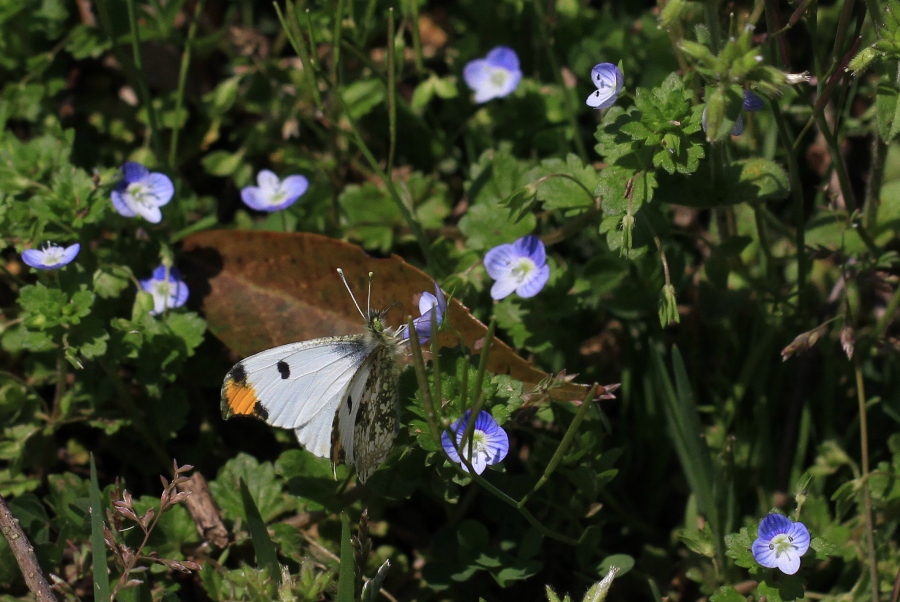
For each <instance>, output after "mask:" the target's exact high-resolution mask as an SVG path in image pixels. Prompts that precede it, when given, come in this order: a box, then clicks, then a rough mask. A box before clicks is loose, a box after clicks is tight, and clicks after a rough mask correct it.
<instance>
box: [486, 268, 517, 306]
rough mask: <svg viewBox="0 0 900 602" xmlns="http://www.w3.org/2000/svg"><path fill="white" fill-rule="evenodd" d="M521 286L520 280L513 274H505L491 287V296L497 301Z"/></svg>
mask: <svg viewBox="0 0 900 602" xmlns="http://www.w3.org/2000/svg"><path fill="white" fill-rule="evenodd" d="M518 286H519V280H518V278H516V277H515V276H513V275H512V274H504V275H503V276H501V277H500V278H498V279H497V282H495V283H494V285H493V286H492V287H491V298H492V299H494V300H495V301H499V300H500V299H505V298H506V297H509V296H510V295H511V294H513V291H515V290H516V288H518Z"/></svg>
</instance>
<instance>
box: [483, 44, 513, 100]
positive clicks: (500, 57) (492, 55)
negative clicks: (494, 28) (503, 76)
mask: <svg viewBox="0 0 900 602" xmlns="http://www.w3.org/2000/svg"><path fill="white" fill-rule="evenodd" d="M484 60H485V61H486V62H487V64H489V65H490V66H491V67H499V68H501V69H506V70H507V71H509V72H511V73H515V72H517V71H518V72H519V76H520V77H521V75H522V72H521V69H520V68H519V56H518V55H517V54H516V51H515V50H513V49H512V48H510V47H509V46H497V47H496V48H494V49H493V50H491V51H490V52H488V54H487V56H486V57H484ZM513 89H515V88H513Z"/></svg>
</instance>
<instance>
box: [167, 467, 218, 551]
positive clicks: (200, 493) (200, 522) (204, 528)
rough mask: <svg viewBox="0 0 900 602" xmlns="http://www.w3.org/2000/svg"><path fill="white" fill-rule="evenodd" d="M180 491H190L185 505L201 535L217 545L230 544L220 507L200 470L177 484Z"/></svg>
mask: <svg viewBox="0 0 900 602" xmlns="http://www.w3.org/2000/svg"><path fill="white" fill-rule="evenodd" d="M176 487H177V488H178V491H190V492H191V495H189V496H188V497H186V498H185V500H184V505H185V506H186V507H187V511H188V512H189V513H190V514H191V518H193V519H194V523H195V524H196V525H197V531H199V533H200V536H201V537H203V539H205V540H206V541H208V542H209V543H211V544H212V545H214V546H215V547H217V548H219V549H222V548H224V547H225V546H227V545H228V530H227V529H226V528H225V525H224V524H222V517H221V516H219V508H218V507H217V506H216V502H215V500H214V499H213V498H212V494H211V493H210V491H209V486H208V485H207V484H206V479H205V478H204V477H203V475H202V474H200V473H199V472H195V473H194V474H193V475H191V476H189V477H187V480H186V481H184V482H182V483H178V484H177V485H176Z"/></svg>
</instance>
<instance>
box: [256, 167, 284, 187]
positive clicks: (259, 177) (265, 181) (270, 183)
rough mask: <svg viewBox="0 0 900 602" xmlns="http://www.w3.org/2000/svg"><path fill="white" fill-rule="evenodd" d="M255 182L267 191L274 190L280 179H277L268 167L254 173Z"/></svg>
mask: <svg viewBox="0 0 900 602" xmlns="http://www.w3.org/2000/svg"><path fill="white" fill-rule="evenodd" d="M256 183H257V184H259V187H260V188H262V189H263V190H265V191H267V192H274V191H275V190H277V189H278V185H279V184H280V183H281V180H279V179H278V176H276V175H275V174H274V173H273V172H271V171H269V170H268V169H264V170H262V171H260V172H259V173H258V174H256Z"/></svg>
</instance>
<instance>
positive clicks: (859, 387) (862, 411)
mask: <svg viewBox="0 0 900 602" xmlns="http://www.w3.org/2000/svg"><path fill="white" fill-rule="evenodd" d="M854 371H855V373H856V398H857V401H858V403H859V439H860V442H859V443H860V453H861V464H862V466H861V468H862V475H861V479H860V480H861V481H862V494H863V512H864V514H865V521H866V544H867V552H868V555H869V563H868V564H869V582H870V583H869V585H870V587H871V589H872V601H873V602H878V600H879V598H878V566H877V564H876V558H875V527H874V524H873V521H872V496H871V493H870V491H869V426H868V420H867V417H866V390H865V383H864V382H863V373H862V366H861V365H860V363H859V359H858V356H857V360H856V362H855V365H854Z"/></svg>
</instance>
